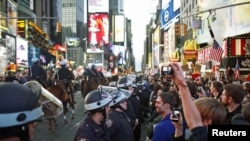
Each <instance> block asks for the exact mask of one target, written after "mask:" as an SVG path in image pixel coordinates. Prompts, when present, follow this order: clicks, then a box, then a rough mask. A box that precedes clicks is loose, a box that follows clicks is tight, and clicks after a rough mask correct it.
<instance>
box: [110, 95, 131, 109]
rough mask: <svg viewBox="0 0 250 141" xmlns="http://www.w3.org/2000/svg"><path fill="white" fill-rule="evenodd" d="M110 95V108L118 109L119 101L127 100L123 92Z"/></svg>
mask: <svg viewBox="0 0 250 141" xmlns="http://www.w3.org/2000/svg"><path fill="white" fill-rule="evenodd" d="M112 95H113V100H112V102H111V103H110V104H109V106H110V107H116V106H118V107H119V103H120V102H121V101H123V100H126V99H127V96H126V95H125V94H124V93H123V92H121V91H118V92H117V93H113V94H112Z"/></svg>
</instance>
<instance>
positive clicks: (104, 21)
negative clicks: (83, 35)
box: [88, 13, 109, 48]
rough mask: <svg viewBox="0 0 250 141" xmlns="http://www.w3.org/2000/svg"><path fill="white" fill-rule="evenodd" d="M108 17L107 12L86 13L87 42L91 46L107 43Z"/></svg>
mask: <svg viewBox="0 0 250 141" xmlns="http://www.w3.org/2000/svg"><path fill="white" fill-rule="evenodd" d="M108 33H109V17H108V14H107V13H89V14H88V43H89V46H90V47H91V48H96V47H97V48H98V47H99V48H100V47H102V46H103V45H107V44H108V43H109V36H108Z"/></svg>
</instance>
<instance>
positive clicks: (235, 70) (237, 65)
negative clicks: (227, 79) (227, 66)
mask: <svg viewBox="0 0 250 141" xmlns="http://www.w3.org/2000/svg"><path fill="white" fill-rule="evenodd" d="M234 77H235V79H239V78H240V65H239V61H238V59H237V62H236V65H235V69H234Z"/></svg>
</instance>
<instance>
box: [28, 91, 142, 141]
mask: <svg viewBox="0 0 250 141" xmlns="http://www.w3.org/2000/svg"><path fill="white" fill-rule="evenodd" d="M75 101H76V104H75V119H74V120H72V119H71V118H70V117H71V113H70V112H68V114H67V119H68V123H67V124H65V123H64V120H63V115H62V114H61V115H60V116H59V117H57V118H56V119H57V122H58V126H57V127H55V132H53V133H51V132H49V130H48V121H47V120H46V119H43V120H42V121H39V122H38V123H37V126H36V129H35V133H34V139H33V141H73V139H74V135H75V132H76V130H77V127H78V125H79V124H80V122H81V121H82V119H83V117H84V115H85V113H84V110H83V98H82V95H81V92H80V91H78V92H77V93H75ZM142 129H143V130H142V138H141V141H144V140H145V131H144V129H145V127H144V128H142Z"/></svg>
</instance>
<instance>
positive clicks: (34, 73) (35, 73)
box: [29, 58, 46, 80]
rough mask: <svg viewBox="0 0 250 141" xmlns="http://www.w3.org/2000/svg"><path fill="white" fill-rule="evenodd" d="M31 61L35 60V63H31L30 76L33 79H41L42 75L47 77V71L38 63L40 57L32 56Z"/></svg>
mask: <svg viewBox="0 0 250 141" xmlns="http://www.w3.org/2000/svg"><path fill="white" fill-rule="evenodd" d="M31 61H32V62H33V65H31V67H30V69H29V76H30V77H31V79H34V80H39V79H41V78H42V77H44V78H45V76H46V73H45V71H44V69H43V68H42V67H41V66H40V65H39V64H38V59H37V58H32V60H31Z"/></svg>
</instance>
